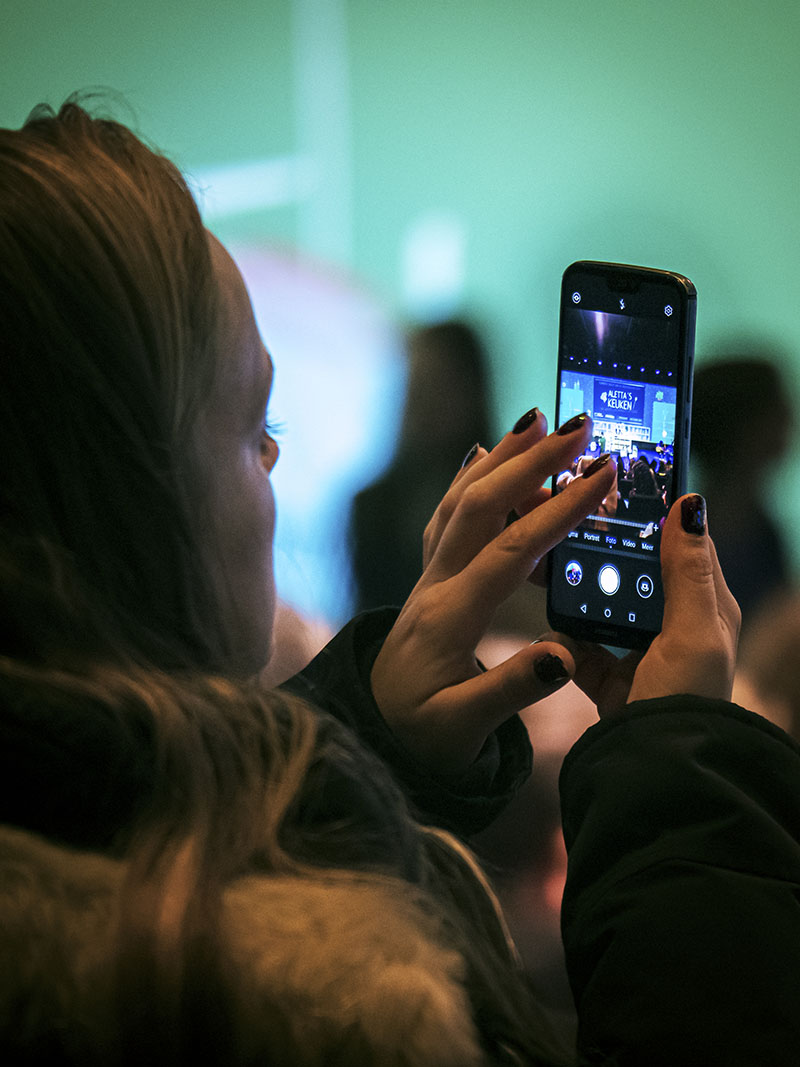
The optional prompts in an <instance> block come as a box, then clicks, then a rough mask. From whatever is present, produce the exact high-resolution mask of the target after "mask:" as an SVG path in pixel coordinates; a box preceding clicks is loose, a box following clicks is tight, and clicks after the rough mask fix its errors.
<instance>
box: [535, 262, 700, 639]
mask: <svg viewBox="0 0 800 1067" xmlns="http://www.w3.org/2000/svg"><path fill="white" fill-rule="evenodd" d="M643 273H645V277H643V278H641V279H640V280H639V281H638V283H637V284H635V285H633V284H631V283H630V281H629V282H628V283H627V284H623V285H622V288H620V286H619V285H617V284H614V279H613V278H612V279H611V280H609V278H608V277H604V276H603V275H602V274H599V275H596V276H594V275H587V276H586V277H582V276H581V274H580V273H579V272H578V273H577V274H574V275H572V276H568V275H565V285H564V287H563V292H562V307H561V330H560V339H559V362H558V391H557V414H556V418H557V425H562V424H563V423H564V422H566V421H567V420H568V419H570V418H571V417H572V416H573V415H578V414H580V413H581V412H584V411H585V412H588V414H589V415H591V417H592V420H593V423H594V434H593V438H592V440H591V442H590V443H589V446H588V448H587V449H586V451H585V453H584V454H583V455H582V456H579V457H578V458H577V460H576V461H575V462H574V463H573V464H572V466H571V467H570V469H569V470H565V471H561V472H560V473H559V474H558V475H557V477H556V478H555V479H554V486H553V490H554V492H559V491H560V490H561V489H563V488H564V487H565V486H566V485H567V484H568V483H569V481H570V480H571V479H572V478H575V477H579V476H580V475H581V474H582V472H583V470H585V468H586V467H587V466H588V465H589V463H591V462H592V460H594V459H596V458H597V457H598V456H600V455H602V454H603V453H604V452H610V453H612V455H613V456H614V458H615V460H616V464H617V479H616V484H615V485H614V486H613V488H612V491H611V492H610V493H609V494H608V496H607V497H606V498H605V500H604V501H603V502H602V503H601V505H600V506H599V508H598V509H597V511H596V512H595V514H593V515H590V516H589V517H588V518H587V519H585V520H584V521H583V522H582V523H581V524H580V526H579V527H578V528H577V529H576V530H573V531H572V532H571V533H570V534H569V536H568V537H567V538H566V539H565V540H564V541H563V542H562V543H561V544H560V545H558V546H557V547H556V548H555V549H554V550H553V552H552V554H551V564H550V566H551V570H550V591H549V607H550V611H551V618H552V620H553V622H554V623H555V624H556V625H558V623H559V622H561V623H562V626H563V621H564V619H573V620H575V625H574V626H573V627H569V626H567V627H566V628H567V629H568V630H569V629H571V630H572V632H575V633H577V634H578V635H582V636H587V637H589V636H591V637H595V638H597V639H599V640H605V641H607V642H609V643H613V644H618V645H622V646H625V647H635V646H637V645H642V644H645V643H647V641H649V640H650V639H651V638H652V636H653V635H654V634H655V633H657V632H658V630H659V629H660V627H661V618H662V614H663V608H664V603H663V595H662V592H661V577H660V570H661V568H660V560H659V544H660V539H661V528H662V525H663V523H664V520H665V518H666V515H667V511H668V509H669V506H670V505H671V503H672V500H673V499H674V498H675V497H676V496H677V495H679V494H680V493H681V492H683V491H684V484H685V469H686V461H687V458H688V457H687V455H686V453H687V451H688V431H689V426H688V377H689V373H690V371H689V368H690V366H691V348H692V345H691V344H687V338H689V337H693V327H694V315H693V307H694V301H693V300H692V301H690V302H689V301H687V300H686V294H685V292H684V293H682V292H681V291H680V287H679V286H676V284H675V283H673V282H672V281H671V279H670V276H668V275H667V276H666V277H665V276H664V275H663V274H662V273H661V272H650V273H652V274H653V275H655V278H649V277H647V276H646V272H643ZM568 274H569V272H568ZM633 277H635V275H634V276H633ZM689 303H691V308H690V307H689V306H688V304H689ZM559 617H561V618H560V619H559Z"/></svg>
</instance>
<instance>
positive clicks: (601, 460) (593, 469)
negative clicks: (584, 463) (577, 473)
mask: <svg viewBox="0 0 800 1067" xmlns="http://www.w3.org/2000/svg"><path fill="white" fill-rule="evenodd" d="M610 459H611V453H610V452H604V453H603V454H602V456H598V457H597V459H596V460H595V461H594V463H590V464H589V466H588V467H587V468H586V470H585V471H584V472H583V474H582V475H581V478H591V476H592V475H593V474H596V473H597V472H598V471H599V470H602V469H603V467H605V466H606V464H607V463H608V461H609V460H610Z"/></svg>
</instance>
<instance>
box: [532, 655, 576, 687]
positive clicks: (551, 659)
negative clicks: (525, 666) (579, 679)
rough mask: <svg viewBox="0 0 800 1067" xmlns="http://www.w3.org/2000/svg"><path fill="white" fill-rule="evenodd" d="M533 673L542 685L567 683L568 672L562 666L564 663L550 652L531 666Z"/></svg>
mask: <svg viewBox="0 0 800 1067" xmlns="http://www.w3.org/2000/svg"><path fill="white" fill-rule="evenodd" d="M533 673H534V674H535V675H536V677H537V678H538V679H539V681H540V682H542V683H543V684H544V685H558V684H559V683H560V682H568V681H569V671H568V670H567V668H566V667H565V666H564V661H563V660H562V659H561V657H560V656H554V655H553V653H552V652H548V653H547V655H546V656H542V658H541V659H537V661H536V663H534V665H533Z"/></svg>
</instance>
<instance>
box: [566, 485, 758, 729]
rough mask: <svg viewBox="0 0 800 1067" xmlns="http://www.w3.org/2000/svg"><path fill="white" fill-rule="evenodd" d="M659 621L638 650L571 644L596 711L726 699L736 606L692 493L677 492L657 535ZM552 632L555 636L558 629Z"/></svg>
mask: <svg viewBox="0 0 800 1067" xmlns="http://www.w3.org/2000/svg"><path fill="white" fill-rule="evenodd" d="M661 574H662V578H663V581H664V622H663V625H662V628H661V633H660V634H658V636H657V637H656V638H655V639H654V640H653V643H652V644H651V645H650V648H649V649H648V650H647V652H646V653H645V654H644V655H643V656H642V654H641V653H631V654H630V655H628V656H626V657H625V658H624V659H621V660H617V659H616V657H615V656H613V654H612V653H610V652H609V651H608V650H607V649H600V648H596V647H594V646H590V645H572V644H570V648H571V650H572V652H573V654H574V658H575V662H576V672H575V681H576V683H577V684H578V685H579V686H580V687H581V689H583V690H584V692H585V693H586V694H587V695H588V696H589V697H590V698H591V699H592V700H594V701H595V703H596V704H597V710H598V712H599V714H600V716H601V717H605V716H609V715H613V714H615V713H618V712H619V711H621V710H622V709H623V708H624V706H625V704H626V703H628V702H630V701H632V700H647V699H649V698H651V697H663V696H672V695H675V694H677V693H692V694H694V695H695V696H704V697H719V698H722V699H725V700H729V699H730V695H731V689H732V687H733V674H734V669H735V664H736V646H737V643H738V639H739V626H740V624H741V613H740V611H739V606H738V604H737V603H736V601H735V600H734V599H733V596H732V595H731V593H730V591H729V589H728V587H727V585H726V584H725V579H724V578H723V576H722V571H721V570H720V566H719V561H718V560H717V553H716V550H715V548H714V543H713V541H712V540H711V538H710V537H709V535H708V530H707V526H706V514H705V502H704V500H703V498H702V497H701V496H698V495H697V494H694V493H693V494H689V495H688V496H684V497H681V498H680V499H679V500H677V501H676V502H675V503H674V504H673V506H672V508H671V509H670V513H669V515H668V516H667V520H666V522H665V523H664V529H663V532H662V538H661ZM553 636H554V638H556V639H558V638H557V637H556V635H553Z"/></svg>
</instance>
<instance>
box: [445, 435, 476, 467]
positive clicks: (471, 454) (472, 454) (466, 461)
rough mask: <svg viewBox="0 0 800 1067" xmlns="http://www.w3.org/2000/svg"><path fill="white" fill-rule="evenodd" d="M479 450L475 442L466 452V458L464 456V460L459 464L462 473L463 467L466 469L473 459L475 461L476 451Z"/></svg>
mask: <svg viewBox="0 0 800 1067" xmlns="http://www.w3.org/2000/svg"><path fill="white" fill-rule="evenodd" d="M479 448H480V445H479V444H478V442H477V441H476V442H475V444H474V445H473V446H472V448H471V449H470V450H469V452H467V454H466V456H464V459H463V461H462V463H461V469H462V471H463V469H464V468H465V467H468V466H469V465H470V463H472V461H473V459H475V457H476V456H477V454H478V449H479ZM451 469H452V468H451Z"/></svg>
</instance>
